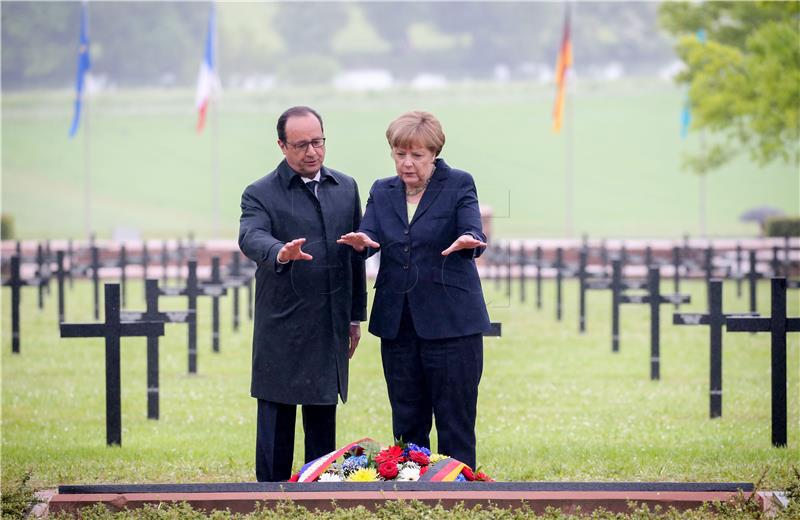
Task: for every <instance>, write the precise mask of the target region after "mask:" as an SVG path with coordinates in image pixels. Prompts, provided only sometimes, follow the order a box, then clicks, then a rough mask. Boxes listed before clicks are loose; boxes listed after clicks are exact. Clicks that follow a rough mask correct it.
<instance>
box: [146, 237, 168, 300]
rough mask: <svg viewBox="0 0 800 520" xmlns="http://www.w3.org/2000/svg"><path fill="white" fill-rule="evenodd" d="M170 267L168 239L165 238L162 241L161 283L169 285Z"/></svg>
mask: <svg viewBox="0 0 800 520" xmlns="http://www.w3.org/2000/svg"><path fill="white" fill-rule="evenodd" d="M168 267H169V247H168V246H167V241H166V240H164V241H163V242H162V243H161V283H162V284H163V285H167V268H168ZM145 292H146V291H145Z"/></svg>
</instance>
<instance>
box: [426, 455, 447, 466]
mask: <svg viewBox="0 0 800 520" xmlns="http://www.w3.org/2000/svg"><path fill="white" fill-rule="evenodd" d="M428 458H429V459H430V461H431V464H432V465H433V464H436V463H437V462H439V461H440V460H443V459H446V458H447V456H446V455H442V454H441V453H431V456H430V457H428Z"/></svg>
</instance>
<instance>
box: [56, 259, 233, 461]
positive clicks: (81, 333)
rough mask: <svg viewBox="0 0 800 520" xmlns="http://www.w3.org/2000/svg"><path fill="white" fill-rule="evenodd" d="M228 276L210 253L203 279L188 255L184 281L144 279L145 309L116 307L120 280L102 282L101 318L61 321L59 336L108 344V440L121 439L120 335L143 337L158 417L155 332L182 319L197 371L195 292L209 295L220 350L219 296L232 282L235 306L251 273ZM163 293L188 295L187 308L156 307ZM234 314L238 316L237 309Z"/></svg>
mask: <svg viewBox="0 0 800 520" xmlns="http://www.w3.org/2000/svg"><path fill="white" fill-rule="evenodd" d="M231 271H232V272H231V273H230V277H228V278H227V279H225V280H223V279H222V277H221V275H220V265H219V258H218V257H214V258H212V268H211V278H210V280H208V281H205V282H199V281H198V279H197V262H196V261H195V260H190V261H189V270H188V272H189V275H188V277H187V281H186V286H184V287H162V288H159V286H158V280H155V279H148V280H147V281H146V283H145V293H146V301H147V308H146V309H145V310H144V311H121V310H120V303H121V302H120V300H121V298H120V285H119V284H106V285H105V322H103V323H78V324H69V323H62V324H61V336H62V337H65V338H89V337H103V338H105V347H106V356H105V363H106V443H107V444H108V445H120V444H122V414H121V406H120V400H121V397H120V354H119V348H120V338H121V337H125V336H146V337H147V417H148V419H158V416H159V406H158V392H159V381H158V380H159V377H158V338H159V336H162V335H164V324H165V323H185V324H187V325H188V327H189V333H188V338H189V339H188V341H189V346H188V364H189V373H190V374H194V373H196V372H197V298H198V297H203V296H208V297H211V301H212V348H213V350H214V352H219V351H220V347H219V298H220V297H222V296H225V295H226V294H227V291H228V288H232V289H234V290H233V294H234V295H237V296H236V297H235V300H234V302H235V303H234V305H235V307H237V308H238V289H239V288H240V287H242V286H243V285H245V284H248V283H249V277H248V276H247V275H244V274H242V273H240V272H236V271H238V270H237V269H236V268H235V267H234V268H233V269H232V270H231ZM162 296H182V297H186V298H187V309H186V310H185V311H160V310H159V308H158V299H159V297H162ZM234 316H238V309H237V310H235V312H234Z"/></svg>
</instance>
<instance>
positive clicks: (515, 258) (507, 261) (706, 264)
mask: <svg viewBox="0 0 800 520" xmlns="http://www.w3.org/2000/svg"><path fill="white" fill-rule="evenodd" d="M587 244H588V240H587V239H586V238H584V245H583V246H581V247H580V248H578V250H577V254H578V262H577V263H572V264H571V263H568V262H565V261H564V257H565V256H566V254H565V253H566V252H567V251H565V250H564V249H563V248H560V247H559V248H556V250H555V255H554V258H553V259H552V260H545V259H544V255H543V250H542V247H541V246H537V247H535V248H534V249H532V250H530V249H528V248H526V247H525V246H524V245H520V246H519V247H517V248H512V247H511V243H510V242H507V243H505V244H501V245H499V246H494V247H491V248H489V250H488V251H487V254H485V255H484V258H485V262H486V269H485V271H484V273H485V276H486V277H488V278H492V279H494V283H495V290H498V291H499V290H501V289H502V287H501V284H502V282H505V292H506V297H507V298H509V300H510V299H511V293H512V286H513V282H512V271H514V270H515V268H516V271H517V272H518V274H519V276H518V282H519V300H520V302H521V303H525V301H526V298H527V294H526V286H527V281H528V276H527V273H526V267H529V266H533V267H535V268H536V273H535V281H536V308H537V309H541V308H542V278H543V276H542V272H543V270H544V269H551V270H553V271H554V272H555V282H556V302H555V314H556V320H557V321H561V320H562V317H563V304H562V301H563V291H562V286H563V280H564V279H565V278H577V279H578V280H585V279H588V278H590V277H591V275H590V272H589V269H588V263H589V260H590V258H591V257H595V258H594V260H595V262H594V264H599V266H600V273H601V274H600V277H608V276H609V275H610V269H609V267H610V261H611V259H613V258H617V259H619V260H620V261H621V262H622V266H623V269H624V268H625V266H626V265H632V264H634V265H636V264H638V265H644V266H652V265H659V266H662V265H671V266H672V267H673V269H672V272H673V274H672V280H673V287H674V293H676V294H678V293H680V284H681V279H682V278H698V277H699V278H703V279H705V281H706V284H708V283H709V282H710V280H711V279H712V278H719V277H722V278H726V279H734V280H736V287H737V297H741V296H742V284H743V281H744V280H747V281H748V286H749V302H750V312H756V308H757V302H756V286H757V282H758V280H759V279H761V278H764V277H777V276H784V277H788V276H789V275H790V274H791V272H793V270H794V271H796V270H797V268H798V265H800V264H798V262H797V261H795V260H792V259H791V256H792V252H795V253H798V252H800V248H798V247H796V246H792V245H791V244H790V242H789V241H788V239H787V240H786V241H785V245H784V246H783V247H778V246H773V247H772V257H771V259H770V261H769V266H770V268H769V270H768V271H767V272H759V271H758V270H757V264H758V262H757V260H758V259H757V257H756V251H755V250H749V251H745V250H744V249H743V248H742V246H741V244H737V246H736V250H735V252H731V254H725V255H723V256H719V255H718V254H717V252H715V250H714V248H713V247H711V246H709V247H706V248H702V249H697V248H689V247H688V245H687V244H688V240H687V241H686V244H685V245H684V246H683V247H678V246H676V247H673V248H672V255H671V258H670V259H666V258H661V257H658V256H657V255H655V254H654V253H653V251H652V249H651V248H650V247H649V246H648V247H646V248H645V251H644V255H636V254H632V253H630V252H628V250H627V249H626V246H625V244H624V243H622V245H621V247H620V249H618V250H614V251H611V250H609V249H608V248H606V246H605V242H602V243H601V245H600V247H599V248H597V249H593V248H590V247H589V246H588V245H587ZM745 254H747V256H748V259H749V269H748V270H747V271H745V270H743V259H744V257H745ZM595 277H597V276H595ZM586 289H587V288H586V286H584V285H583V284H580V285H579V290H580V302H581V304H580V308H579V316H578V329H579V331H580V332H581V333H583V332H585V330H586V320H585V316H586V307H585V290H586ZM680 303H681V302H675V303H674V305H675V308H676V309H677V308H679V307H680Z"/></svg>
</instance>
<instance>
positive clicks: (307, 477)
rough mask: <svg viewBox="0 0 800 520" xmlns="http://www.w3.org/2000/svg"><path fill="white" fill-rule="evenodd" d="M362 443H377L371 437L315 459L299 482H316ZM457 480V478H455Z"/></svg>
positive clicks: (306, 466)
mask: <svg viewBox="0 0 800 520" xmlns="http://www.w3.org/2000/svg"><path fill="white" fill-rule="evenodd" d="M362 442H375V441H374V440H372V439H370V438H369V437H364V438H363V439H361V440H357V441H355V442H351V443H350V444H348V445H347V446H345V447H343V448H339V449H338V450H336V451H332V452H330V453H328V454H327V455H323V456H322V457H320V458H318V459H314V460H312V461H311V462H307V463H306V464H304V465H303V467H302V468H300V478H298V479H297V481H298V482H314V481H315V480H317V478H319V476H320V475H322V474H323V473H324V472H325V470H326V469H328V468H329V467H330V465H331V464H333V463H334V462H335V461H336V459H338V458H339V457H341V456H342V455H344V454H345V453H347V452H348V451H350V450H351V449H353V448H354V447H355V446H358V445H359V444H361V443H362ZM454 478H455V477H454Z"/></svg>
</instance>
